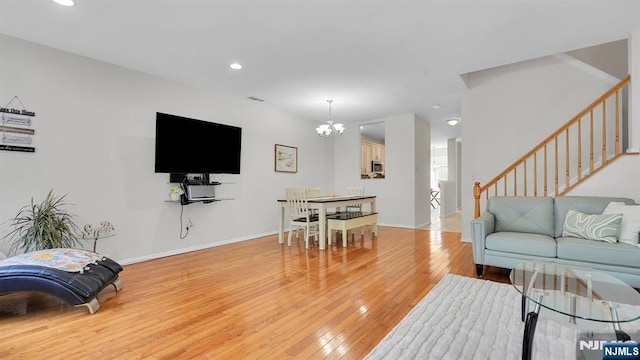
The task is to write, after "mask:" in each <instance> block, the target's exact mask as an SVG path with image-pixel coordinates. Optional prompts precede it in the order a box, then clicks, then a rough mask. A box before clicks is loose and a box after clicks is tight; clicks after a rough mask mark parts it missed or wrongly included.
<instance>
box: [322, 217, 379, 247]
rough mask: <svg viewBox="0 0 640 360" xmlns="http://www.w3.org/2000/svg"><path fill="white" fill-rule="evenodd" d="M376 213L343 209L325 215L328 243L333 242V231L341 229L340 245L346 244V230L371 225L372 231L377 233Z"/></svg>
mask: <svg viewBox="0 0 640 360" xmlns="http://www.w3.org/2000/svg"><path fill="white" fill-rule="evenodd" d="M377 224H378V213H372V212H363V211H345V212H339V213H336V214H333V215H330V216H327V231H329V234H330V236H329V245H331V243H332V242H333V231H332V230H338V231H342V246H344V247H346V246H347V231H348V230H351V229H355V228H358V227H361V226H365V225H373V233H374V234H376V235H378V228H377V226H376V225H377Z"/></svg>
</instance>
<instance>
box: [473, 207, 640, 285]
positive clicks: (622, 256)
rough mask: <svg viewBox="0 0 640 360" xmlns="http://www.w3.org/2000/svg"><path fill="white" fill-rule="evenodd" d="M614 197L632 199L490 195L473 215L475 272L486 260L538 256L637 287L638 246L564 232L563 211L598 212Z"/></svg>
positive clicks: (505, 264) (510, 261) (513, 261)
mask: <svg viewBox="0 0 640 360" xmlns="http://www.w3.org/2000/svg"><path fill="white" fill-rule="evenodd" d="M612 201H617V202H624V203H625V204H635V202H634V200H632V199H627V198H615V197H595V196H594V197H591V196H559V197H556V198H552V197H524V196H497V197H492V198H490V199H489V200H488V202H487V211H485V212H484V213H483V214H482V215H481V216H480V217H478V218H477V219H475V220H472V221H471V236H472V241H473V259H474V261H475V263H476V272H477V274H478V276H482V273H483V270H484V265H491V266H498V267H502V268H513V267H515V266H516V265H518V264H519V263H521V262H523V261H526V260H541V261H548V262H554V263H562V264H567V265H576V266H583V267H589V268H592V269H597V270H602V271H605V272H608V273H610V274H611V275H613V276H615V277H617V278H619V279H621V280H623V281H625V282H627V283H628V284H629V285H631V286H633V287H635V288H640V247H637V246H633V245H630V244H625V243H620V242H617V243H606V242H602V241H595V240H588V239H580V238H572V237H562V226H563V223H564V218H565V215H566V214H567V211H569V210H575V211H578V212H581V213H585V214H601V213H602V211H603V210H604V209H605V208H606V207H607V205H608V204H609V203H610V202H612Z"/></svg>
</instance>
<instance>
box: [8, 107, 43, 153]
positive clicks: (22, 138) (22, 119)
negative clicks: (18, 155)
mask: <svg viewBox="0 0 640 360" xmlns="http://www.w3.org/2000/svg"><path fill="white" fill-rule="evenodd" d="M14 100H17V102H18V103H20V107H21V109H15V108H10V107H9V106H10V105H11V103H12V102H13V101H14ZM35 116H36V113H35V112H33V111H29V110H27V109H26V108H25V107H24V105H23V104H22V101H20V99H19V98H18V97H17V96H14V97H13V98H12V99H11V101H9V103H8V104H7V105H5V106H4V107H0V132H2V136H1V137H0V150H5V151H18V152H31V153H32V152H35V151H36V149H35V148H34V147H32V146H28V145H31V142H32V138H31V137H32V136H33V135H34V134H35V130H34V129H32V128H31V118H32V117H35ZM8 133H13V134H17V135H12V134H8Z"/></svg>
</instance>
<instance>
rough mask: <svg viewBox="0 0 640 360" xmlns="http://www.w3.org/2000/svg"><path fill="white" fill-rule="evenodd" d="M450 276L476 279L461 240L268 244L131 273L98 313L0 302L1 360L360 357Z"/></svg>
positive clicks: (389, 232) (49, 300)
mask: <svg viewBox="0 0 640 360" xmlns="http://www.w3.org/2000/svg"><path fill="white" fill-rule="evenodd" d="M447 273H455V274H460V275H465V276H470V277H475V266H474V263H473V257H472V250H471V244H468V243H462V242H461V241H460V234H459V233H451V232H440V231H432V230H424V229H418V230H412V229H400V228H390V227H380V228H379V235H378V237H377V238H374V239H371V238H370V237H369V236H368V235H365V237H364V238H358V237H357V236H356V241H355V242H352V241H351V240H349V242H348V246H347V248H343V247H342V241H341V240H338V241H337V244H335V245H333V246H332V247H331V248H328V249H327V250H326V251H319V250H318V249H317V246H312V248H311V249H309V250H305V249H304V241H303V240H302V239H300V240H299V241H297V242H296V241H294V242H293V244H292V246H291V247H288V246H286V245H281V244H278V241H277V236H275V235H274V236H267V237H263V238H258V239H253V240H250V241H245V242H242V243H237V244H230V245H225V246H220V247H215V248H211V249H206V250H201V251H197V252H192V253H188V254H182V255H176V256H171V257H166V258H162V259H157V260H152V261H146V262H141V263H136V264H131V265H127V266H125V267H124V271H123V272H122V273H121V280H122V282H123V285H124V288H123V289H122V291H120V292H119V293H115V291H114V290H113V289H111V288H109V289H106V290H105V291H103V292H102V293H101V294H100V295H99V297H98V299H99V301H100V304H101V309H100V310H99V311H98V312H97V313H96V314H94V315H89V314H88V312H87V310H86V308H84V307H80V308H74V307H69V306H67V305H66V304H64V303H61V302H60V301H59V300H57V299H55V298H53V297H50V296H47V295H43V294H37V293H20V294H10V295H6V296H0V340H1V345H0V358H2V359H25V358H28V359H31V358H40V359H44V358H46V359H64V360H70V359H86V358H88V357H91V358H103V359H238V358H242V359H345V360H347V359H361V358H362V357H364V356H365V355H366V354H367V353H368V352H369V351H371V349H372V348H373V347H374V346H375V345H376V344H377V343H378V342H379V341H380V340H381V339H382V338H383V337H384V336H385V335H386V334H387V333H388V332H389V331H390V330H391V329H392V328H393V327H394V326H395V325H396V324H397V323H398V322H399V321H400V320H401V319H402V318H403V317H404V316H405V315H406V314H407V313H408V312H409V311H410V310H411V309H412V308H413V307H414V306H415V305H416V304H417V303H418V302H419V301H420V300H421V299H422V298H423V297H424V296H425V295H426V294H428V292H429V291H430V290H431V289H432V288H433V287H434V286H435V285H436V284H437V283H438V281H440V279H441V278H442V277H443V276H444V275H445V274H447ZM485 278H487V279H492V280H496V281H501V282H508V271H507V270H504V269H497V268H491V267H488V268H487V269H486V270H485Z"/></svg>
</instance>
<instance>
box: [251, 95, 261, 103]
mask: <svg viewBox="0 0 640 360" xmlns="http://www.w3.org/2000/svg"><path fill="white" fill-rule="evenodd" d="M248 98H249V99H251V100H253V101H260V102H264V100H263V99H260V98H259V97H255V96H249V97H248Z"/></svg>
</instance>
